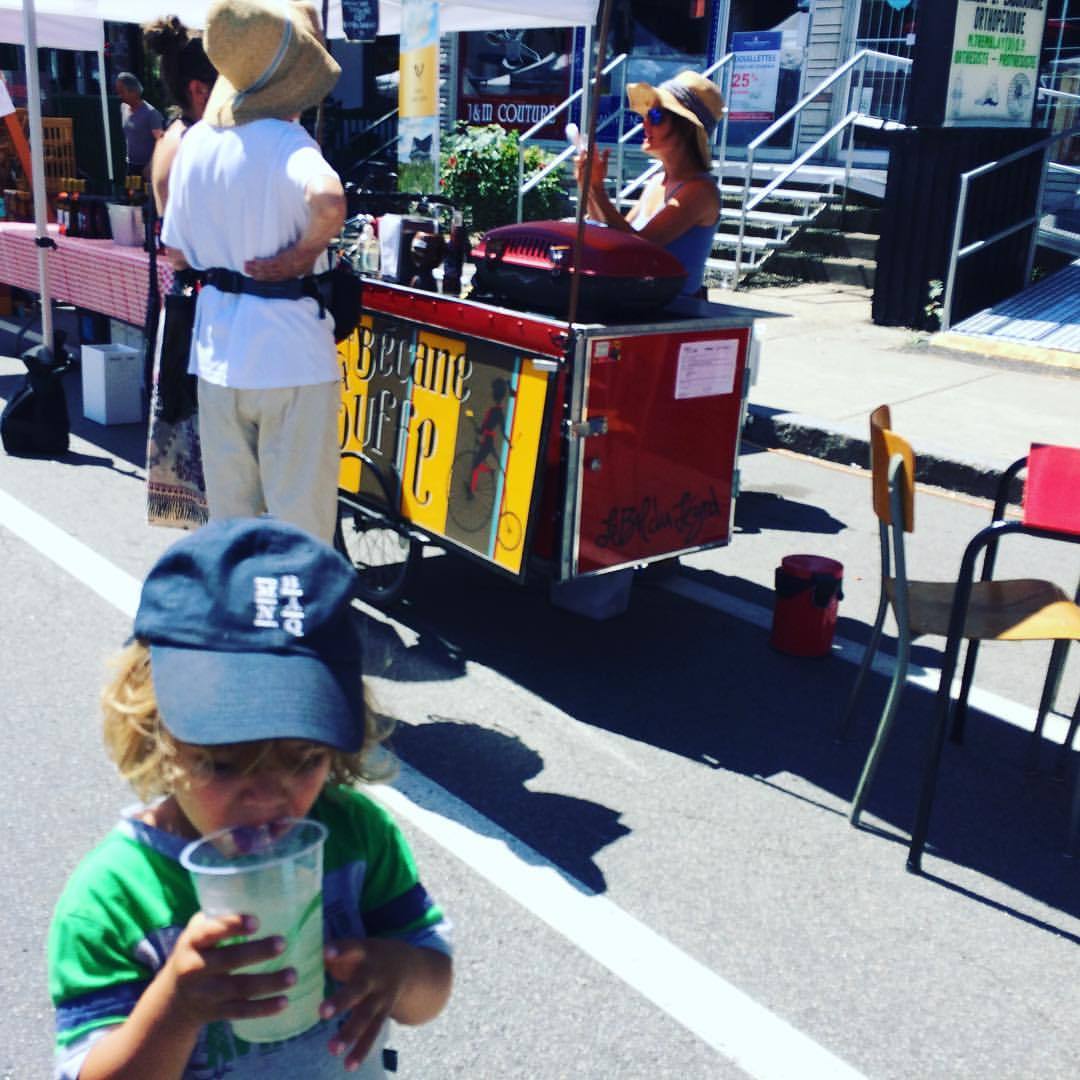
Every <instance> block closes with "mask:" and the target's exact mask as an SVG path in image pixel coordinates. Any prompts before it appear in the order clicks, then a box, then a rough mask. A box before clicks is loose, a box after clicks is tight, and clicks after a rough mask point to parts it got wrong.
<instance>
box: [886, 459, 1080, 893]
mask: <svg viewBox="0 0 1080 1080" xmlns="http://www.w3.org/2000/svg"><path fill="white" fill-rule="evenodd" d="M1026 461H1027V459H1026V458H1023V459H1021V460H1020V461H1019V462H1016V463H1014V465H1013V466H1010V469H1015V470H1016V471H1017V472H1018V471H1019V470H1020V468H1022V467H1023V465H1024V463H1025V462H1026ZM1015 534H1019V535H1022V536H1034V537H1038V538H1041V539H1044V540H1058V541H1064V542H1065V543H1070V544H1080V535H1077V534H1075V533H1066V532H1058V531H1056V530H1053V529H1041V528H1035V527H1033V526H1031V525H1025V524H1024V523H1023V522H1022V521H994V522H992V523H991V524H990V525H988V526H986V528H984V529H982V530H980V531H979V532H978V533H976V534H975V536H974V537H973V538H972V539H971V540H970V541H969V542H968V546H967V547H966V548H965V550H964V557H963V559H962V560H961V561H960V573H959V575H958V576H957V582H956V592H955V593H954V595H953V606H952V612H951V614H950V617H949V634H948V638H947V639H946V645H945V657H944V659H943V661H942V665H941V682H940V684H939V685H938V695H937V708H936V717H935V721H934V727H933V730H932V733H931V737H930V740H929V743H928V744H927V754H926V763H925V765H924V768H923V780H922V787H921V790H920V793H919V805H918V809H917V811H916V814H915V825H914V827H913V828H912V831H911V845H910V847H909V848H908V858H907V868H908V870H910V871H911V872H912V873H920V872H921V869H922V853H923V849H924V848H925V846H926V836H927V831H928V829H929V826H930V812H931V810H932V809H933V805H934V796H935V794H936V792H937V778H938V772H939V770H940V767H941V755H942V751H943V750H944V748H945V735H946V732H947V731H948V727H949V712H950V704H951V694H950V690H951V687H952V680H953V675H954V674H955V673H956V664H957V660H958V659H959V654H960V642H961V641H962V640H963V630H964V621H965V619H966V617H967V611H968V603H969V601H970V599H971V588H972V585H973V584H974V583H975V562H976V560H977V559H978V557H979V555H980V554H982V553H984V552H985V559H984V564H983V576H982V579H981V580H989V575H990V574H991V573H992V571H993V564H994V559H995V557H996V555H997V545H998V543H999V542H1000V540H1001V538H1002V537H1003V536H1006V535H1015ZM987 564H989V565H987ZM1074 602H1080V588H1078V589H1077V593H1076V597H1075V600H1074ZM1069 640H1070V639H1059V640H1056V641H1055V642H1054V649H1053V650H1052V651H1051V656H1050V667H1049V670H1048V671H1047V677H1046V682H1045V683H1044V685H1043V693H1042V698H1041V702H1040V706H1039V710H1040V711H1039V716H1038V719H1037V721H1036V727H1035V731H1034V738H1035V739H1036V740H1037V739H1038V738H1039V737H1040V736H1041V734H1042V726H1043V721H1044V720H1045V715H1046V709H1048V708H1049V705H1050V703H1051V701H1052V699H1053V694H1054V692H1056V689H1057V685H1058V682H1059V681H1060V678H1061V669H1062V667H1063V666H1064V661H1065V653H1066V652H1067V650H1068V645H1069ZM971 644H974V642H972V643H971ZM1059 646H1060V648H1059ZM968 655H969V662H970V664H971V667H972V669H974V661H973V660H970V645H969V654H968ZM965 674H966V671H965ZM1076 719H1077V717H1076V716H1074V717H1073V722H1072V723H1071V724H1070V726H1069V737H1068V738H1067V739H1066V740H1065V748H1066V752H1067V750H1068V746H1069V745H1070V744H1071V742H1072V736H1073V735H1074V734H1075V731H1076ZM1036 746H1037V742H1036ZM1078 779H1080V778H1078ZM1073 803H1074V806H1073V812H1072V814H1071V817H1070V823H1069V830H1068V838H1067V841H1066V848H1067V849H1068V850H1071V849H1072V848H1073V846H1074V844H1075V839H1076V837H1075V833H1076V824H1077V816H1078V814H1080V806H1078V803H1080V782H1078V784H1077V790H1076V794H1075V796H1074V799H1073Z"/></svg>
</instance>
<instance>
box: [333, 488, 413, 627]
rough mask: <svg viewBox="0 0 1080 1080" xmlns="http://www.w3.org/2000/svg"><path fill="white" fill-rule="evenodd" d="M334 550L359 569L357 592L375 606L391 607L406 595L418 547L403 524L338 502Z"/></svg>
mask: <svg viewBox="0 0 1080 1080" xmlns="http://www.w3.org/2000/svg"><path fill="white" fill-rule="evenodd" d="M334 547H335V548H337V550H338V551H339V552H341V554H342V555H344V556H345V558H346V559H348V560H349V562H350V563H352V565H353V567H354V568H355V570H356V577H357V592H358V593H359V595H360V597H361V599H363V600H366V601H368V602H369V603H371V604H374V605H376V606H385V605H387V604H392V603H393V602H394V601H395V600H397V599H399V598H400V597H401V595H402V594H403V593H404V592H405V589H406V587H407V585H408V582H409V577H410V575H411V573H412V570H413V567H414V565H415V563H416V559H417V558H418V556H419V544H418V543H417V542H416V540H415V539H414V538H413V536H412V535H411V534H410V533H409V531H408V528H407V526H406V525H405V524H404V523H403V522H395V521H392V520H390V519H389V518H387V517H384V516H382V515H380V514H377V513H375V512H373V511H366V510H360V509H357V508H356V507H355V506H352V505H351V504H349V503H346V502H344V501H343V500H339V501H338V514H337V521H336V522H335V524H334Z"/></svg>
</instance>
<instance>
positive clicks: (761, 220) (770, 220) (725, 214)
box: [720, 206, 808, 229]
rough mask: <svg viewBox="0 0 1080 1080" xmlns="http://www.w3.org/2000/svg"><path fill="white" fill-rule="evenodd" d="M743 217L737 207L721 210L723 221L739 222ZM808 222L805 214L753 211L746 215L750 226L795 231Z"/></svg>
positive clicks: (727, 207) (724, 207)
mask: <svg viewBox="0 0 1080 1080" xmlns="http://www.w3.org/2000/svg"><path fill="white" fill-rule="evenodd" d="M741 217H742V211H741V210H740V209H739V208H738V207H735V206H722V207H721V208H720V220H721V221H738V220H739V218H741ZM806 220H808V219H807V218H806V217H805V216H804V215H803V214H774V213H770V212H769V211H767V210H751V211H750V213H748V214H747V215H746V223H747V224H748V225H761V226H776V227H779V228H784V229H794V228H797V227H798V226H799V225H801V224H802V223H803V222H804V221H806Z"/></svg>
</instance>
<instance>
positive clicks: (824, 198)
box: [720, 184, 840, 206]
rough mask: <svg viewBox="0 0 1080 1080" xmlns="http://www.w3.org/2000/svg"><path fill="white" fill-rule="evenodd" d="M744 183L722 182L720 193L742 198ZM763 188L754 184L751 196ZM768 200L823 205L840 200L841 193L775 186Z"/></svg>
mask: <svg viewBox="0 0 1080 1080" xmlns="http://www.w3.org/2000/svg"><path fill="white" fill-rule="evenodd" d="M744 190H745V189H744V188H743V186H742V184H721V185H720V195H721V196H722V197H723V198H725V199H742V195H743V191H744ZM760 190H761V188H760V187H759V186H758V185H756V184H755V185H753V186H752V187H751V188H750V198H751V199H752V198H754V196H755V195H756V194H757V193H758V192H759V191H760ZM766 201H768V202H787V203H799V204H802V205H804V206H821V205H823V204H825V205H827V204H830V203H838V202H840V196H839V195H830V194H829V193H828V192H827V191H820V190H815V189H811V188H782V187H780V188H775V189H773V190H772V191H770V192H769V195H768V198H767V200H766Z"/></svg>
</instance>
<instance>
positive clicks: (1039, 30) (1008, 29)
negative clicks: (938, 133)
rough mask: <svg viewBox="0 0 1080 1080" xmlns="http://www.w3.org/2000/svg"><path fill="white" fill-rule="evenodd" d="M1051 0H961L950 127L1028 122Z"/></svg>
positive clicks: (951, 84)
mask: <svg viewBox="0 0 1080 1080" xmlns="http://www.w3.org/2000/svg"><path fill="white" fill-rule="evenodd" d="M1045 26H1046V0H981V2H980V0H959V2H958V3H957V8H956V29H955V32H954V36H953V50H952V58H951V63H950V67H949V89H948V98H947V101H946V106H945V127H989V126H992V127H1028V126H1030V124H1031V115H1032V110H1033V108H1034V106H1035V91H1036V88H1037V86H1038V78H1039V49H1040V47H1041V45H1042V38H1043V30H1044V28H1045Z"/></svg>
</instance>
